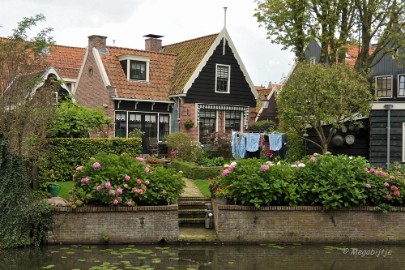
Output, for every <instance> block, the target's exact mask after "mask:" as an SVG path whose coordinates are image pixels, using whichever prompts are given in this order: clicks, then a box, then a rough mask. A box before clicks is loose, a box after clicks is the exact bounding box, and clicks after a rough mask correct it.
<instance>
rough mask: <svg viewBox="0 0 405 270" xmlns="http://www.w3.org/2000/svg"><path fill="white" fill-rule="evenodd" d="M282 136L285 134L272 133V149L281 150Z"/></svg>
mask: <svg viewBox="0 0 405 270" xmlns="http://www.w3.org/2000/svg"><path fill="white" fill-rule="evenodd" d="M282 138H283V136H282V135H281V134H277V133H275V134H270V136H269V143H270V150H271V151H280V149H281V148H282V147H283V142H282V141H283V140H282Z"/></svg>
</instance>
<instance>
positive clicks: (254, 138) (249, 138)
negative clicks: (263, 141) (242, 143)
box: [246, 133, 260, 152]
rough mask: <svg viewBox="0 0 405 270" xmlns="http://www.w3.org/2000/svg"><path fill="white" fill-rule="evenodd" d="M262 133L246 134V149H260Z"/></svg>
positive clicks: (254, 150) (253, 150)
mask: <svg viewBox="0 0 405 270" xmlns="http://www.w3.org/2000/svg"><path fill="white" fill-rule="evenodd" d="M259 141H260V133H248V134H246V151H249V152H256V151H257V150H259Z"/></svg>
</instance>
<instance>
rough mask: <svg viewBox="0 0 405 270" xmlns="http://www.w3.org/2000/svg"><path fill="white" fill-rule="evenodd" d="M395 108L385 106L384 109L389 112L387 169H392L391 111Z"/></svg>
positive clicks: (389, 105) (388, 105)
mask: <svg viewBox="0 0 405 270" xmlns="http://www.w3.org/2000/svg"><path fill="white" fill-rule="evenodd" d="M393 107H394V105H392V104H385V105H384V109H386V110H387V169H389V168H390V155H391V109H392V108H393Z"/></svg>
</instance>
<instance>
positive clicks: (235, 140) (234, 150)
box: [232, 131, 239, 160]
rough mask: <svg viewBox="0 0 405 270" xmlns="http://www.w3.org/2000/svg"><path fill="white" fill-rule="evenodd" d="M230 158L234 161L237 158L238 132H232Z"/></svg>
mask: <svg viewBox="0 0 405 270" xmlns="http://www.w3.org/2000/svg"><path fill="white" fill-rule="evenodd" d="M232 156H233V158H234V159H235V160H236V159H238V157H239V143H238V132H236V131H233V132H232Z"/></svg>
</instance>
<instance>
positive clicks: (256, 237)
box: [213, 200, 405, 243]
mask: <svg viewBox="0 0 405 270" xmlns="http://www.w3.org/2000/svg"><path fill="white" fill-rule="evenodd" d="M213 210H214V216H215V218H214V222H215V229H216V232H217V235H218V239H219V240H220V241H223V242H236V243H237V242H239V243H245V242H251V243H253V242H255V243H256V242H279V243H294V242H296V243H328V242H329V243H342V242H345V243H351V242H352V243H361V242H387V243H394V242H404V241H405V208H404V207H398V208H395V209H392V211H391V212H388V213H386V214H385V213H382V212H379V211H376V210H375V208H374V207H359V208H351V209H348V210H335V211H326V210H323V208H322V207H316V206H300V207H288V206H273V207H261V208H259V209H256V208H254V207H249V206H238V205H221V204H217V203H216V202H215V200H214V202H213Z"/></svg>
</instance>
